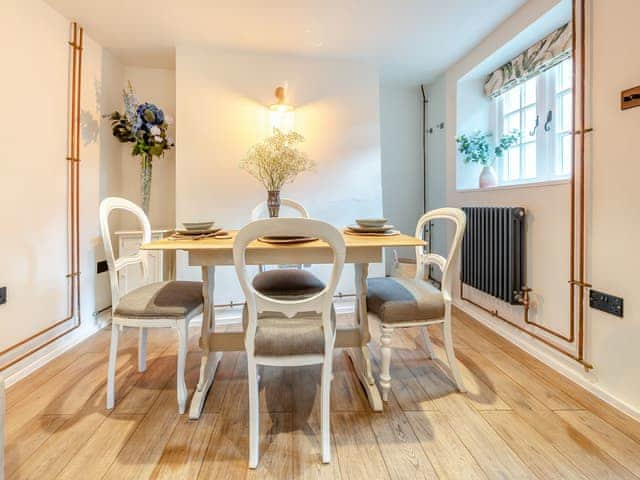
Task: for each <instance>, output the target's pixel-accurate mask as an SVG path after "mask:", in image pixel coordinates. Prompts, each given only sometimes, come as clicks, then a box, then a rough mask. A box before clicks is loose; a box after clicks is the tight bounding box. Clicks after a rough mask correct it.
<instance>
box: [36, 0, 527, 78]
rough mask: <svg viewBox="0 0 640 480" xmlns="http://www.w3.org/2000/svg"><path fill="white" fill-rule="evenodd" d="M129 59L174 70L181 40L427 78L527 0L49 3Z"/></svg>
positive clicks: (80, 0)
mask: <svg viewBox="0 0 640 480" xmlns="http://www.w3.org/2000/svg"><path fill="white" fill-rule="evenodd" d="M46 1H47V3H49V4H50V5H51V6H52V7H53V8H55V9H56V10H58V11H59V12H60V13H62V14H63V15H64V16H66V17H68V18H70V19H74V20H77V21H79V22H80V23H81V24H82V25H84V27H85V29H86V31H87V33H88V34H89V35H90V36H91V37H92V38H94V39H95V40H96V41H98V42H99V43H100V44H101V45H103V46H104V47H107V48H109V49H111V50H112V51H114V52H115V53H116V55H118V56H119V57H120V58H121V60H122V61H123V62H124V63H125V64H127V65H140V66H155V67H164V68H171V67H173V66H174V64H175V50H174V48H175V46H180V45H197V46H208V47H213V48H220V49H225V50H243V51H253V52H264V53H278V54H292V55H311V56H317V57H330V58H345V59H358V60H362V61H365V62H370V63H373V64H375V65H377V66H378V67H379V68H380V71H381V76H382V79H383V81H401V82H406V83H408V84H419V83H428V82H429V81H430V80H432V79H433V78H434V77H435V76H437V75H438V74H439V73H441V72H442V71H444V70H445V69H446V68H447V67H448V66H449V65H451V64H452V63H454V62H455V61H457V60H458V59H459V58H461V57H462V56H463V55H464V54H465V53H466V52H467V51H469V49H471V47H473V46H474V45H475V44H476V43H478V42H479V41H480V40H481V39H482V38H483V37H485V36H486V35H487V34H488V33H489V32H491V31H492V30H493V29H494V28H495V27H496V26H498V25H499V24H500V23H501V22H502V21H504V20H505V19H506V18H507V17H509V16H510V15H511V14H512V13H514V12H515V10H517V9H518V8H519V7H520V6H521V5H523V4H524V3H526V0H491V2H487V1H486V0H404V1H399V0H395V1H394V0H387V1H383V0H370V1H367V2H365V1H355V0H342V1H336V0H325V1H311V0H298V1H289V2H278V1H272V2H269V6H265V3H266V2H264V1H262V2H259V1H242V0H238V1H236V2H228V1H227V2H220V1H215V0H181V1H176V0H154V1H151V2H145V1H131V0H110V1H104V0H100V1H98V0H46Z"/></svg>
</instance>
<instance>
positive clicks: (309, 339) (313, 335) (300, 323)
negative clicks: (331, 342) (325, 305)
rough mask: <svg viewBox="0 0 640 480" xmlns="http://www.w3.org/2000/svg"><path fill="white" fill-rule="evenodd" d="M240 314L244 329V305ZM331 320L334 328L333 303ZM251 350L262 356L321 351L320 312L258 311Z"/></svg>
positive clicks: (321, 330) (322, 331)
mask: <svg viewBox="0 0 640 480" xmlns="http://www.w3.org/2000/svg"><path fill="white" fill-rule="evenodd" d="M243 317H244V322H243V323H244V327H245V330H246V327H247V307H246V306H245V308H244V315H243ZM331 320H332V323H333V328H334V329H335V323H336V312H335V310H334V309H333V307H332V309H331ZM254 353H255V355H262V356H265V357H281V356H291V355H305V354H320V355H322V354H324V330H323V328H322V317H321V315H319V314H317V313H315V312H310V313H300V314H298V315H296V316H295V317H293V318H287V317H285V316H284V315H283V314H281V313H275V312H265V313H262V314H260V315H259V316H258V328H257V329H256V337H255V350H254Z"/></svg>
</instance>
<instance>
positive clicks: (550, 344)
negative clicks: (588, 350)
mask: <svg viewBox="0 0 640 480" xmlns="http://www.w3.org/2000/svg"><path fill="white" fill-rule="evenodd" d="M460 299H461V300H464V301H465V302H469V303H470V304H471V305H473V306H475V307H477V308H479V309H481V310H483V311H485V312H487V313H489V314H491V315H492V316H493V317H495V318H497V319H499V320H502V321H503V322H505V323H508V324H509V325H511V326H512V327H514V328H517V329H518V330H520V331H521V332H524V333H526V334H527V335H529V336H530V337H533V338H535V339H536V340H538V341H540V342H542V343H544V344H545V345H547V346H548V347H549V348H552V349H553V350H555V351H556V352H559V353H561V354H562V355H565V356H567V357H569V358H571V359H572V360H575V361H576V362H578V363H580V364H581V365H583V366H584V368H585V369H586V370H591V369H592V368H593V365H591V364H590V363H588V362H585V361H584V360H583V359H582V358H578V357H577V356H576V355H574V354H573V353H571V352H567V351H566V350H564V349H563V348H560V347H559V346H558V345H556V344H555V343H553V342H551V341H549V340H547V339H546V338H544V337H541V336H540V335H536V334H535V333H533V332H530V331H529V330H527V329H526V328H523V327H521V326H520V325H518V324H517V323H515V322H512V321H511V320H509V319H508V318H505V317H503V316H502V315H500V313H499V312H498V310H489V309H488V308H486V307H484V306H482V305H480V304H479V303H476V302H474V301H473V300H470V299H468V298H466V297H465V296H464V289H463V284H462V282H460ZM527 312H528V308H527Z"/></svg>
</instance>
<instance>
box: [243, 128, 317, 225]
mask: <svg viewBox="0 0 640 480" xmlns="http://www.w3.org/2000/svg"><path fill="white" fill-rule="evenodd" d="M302 142H304V137H303V136H302V135H300V134H299V133H296V132H286V133H285V132H282V131H280V130H278V129H277V128H275V129H274V130H273V135H271V136H269V137H267V138H266V139H265V140H264V141H262V142H261V143H258V144H256V145H254V146H253V147H251V148H250V149H249V151H248V152H247V155H246V156H245V158H244V159H242V160H241V161H240V168H242V169H244V170H246V171H247V172H248V173H249V174H250V175H252V176H253V177H255V178H256V179H257V180H258V181H259V182H260V183H262V185H264V187H265V188H266V189H267V193H268V196H267V206H268V207H269V216H270V217H277V216H278V214H279V213H280V190H281V189H282V187H283V186H284V184H285V183H289V182H292V181H293V180H294V179H295V178H296V177H297V176H298V175H299V174H301V173H302V172H305V171H307V170H311V169H312V168H313V167H314V166H315V163H314V162H313V161H312V160H310V159H309V158H308V157H307V155H306V154H305V153H304V152H301V151H300V150H298V149H297V148H296V147H295V146H296V145H297V144H299V143H302Z"/></svg>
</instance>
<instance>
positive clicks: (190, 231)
mask: <svg viewBox="0 0 640 480" xmlns="http://www.w3.org/2000/svg"><path fill="white" fill-rule="evenodd" d="M182 226H183V227H184V228H182V229H179V228H176V229H175V231H174V232H173V234H172V235H171V236H170V237H169V240H202V239H205V238H214V239H218V240H225V239H230V238H231V235H230V234H229V232H227V231H225V230H224V229H223V228H222V227H219V226H217V225H216V224H215V222H214V221H204V222H182Z"/></svg>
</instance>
